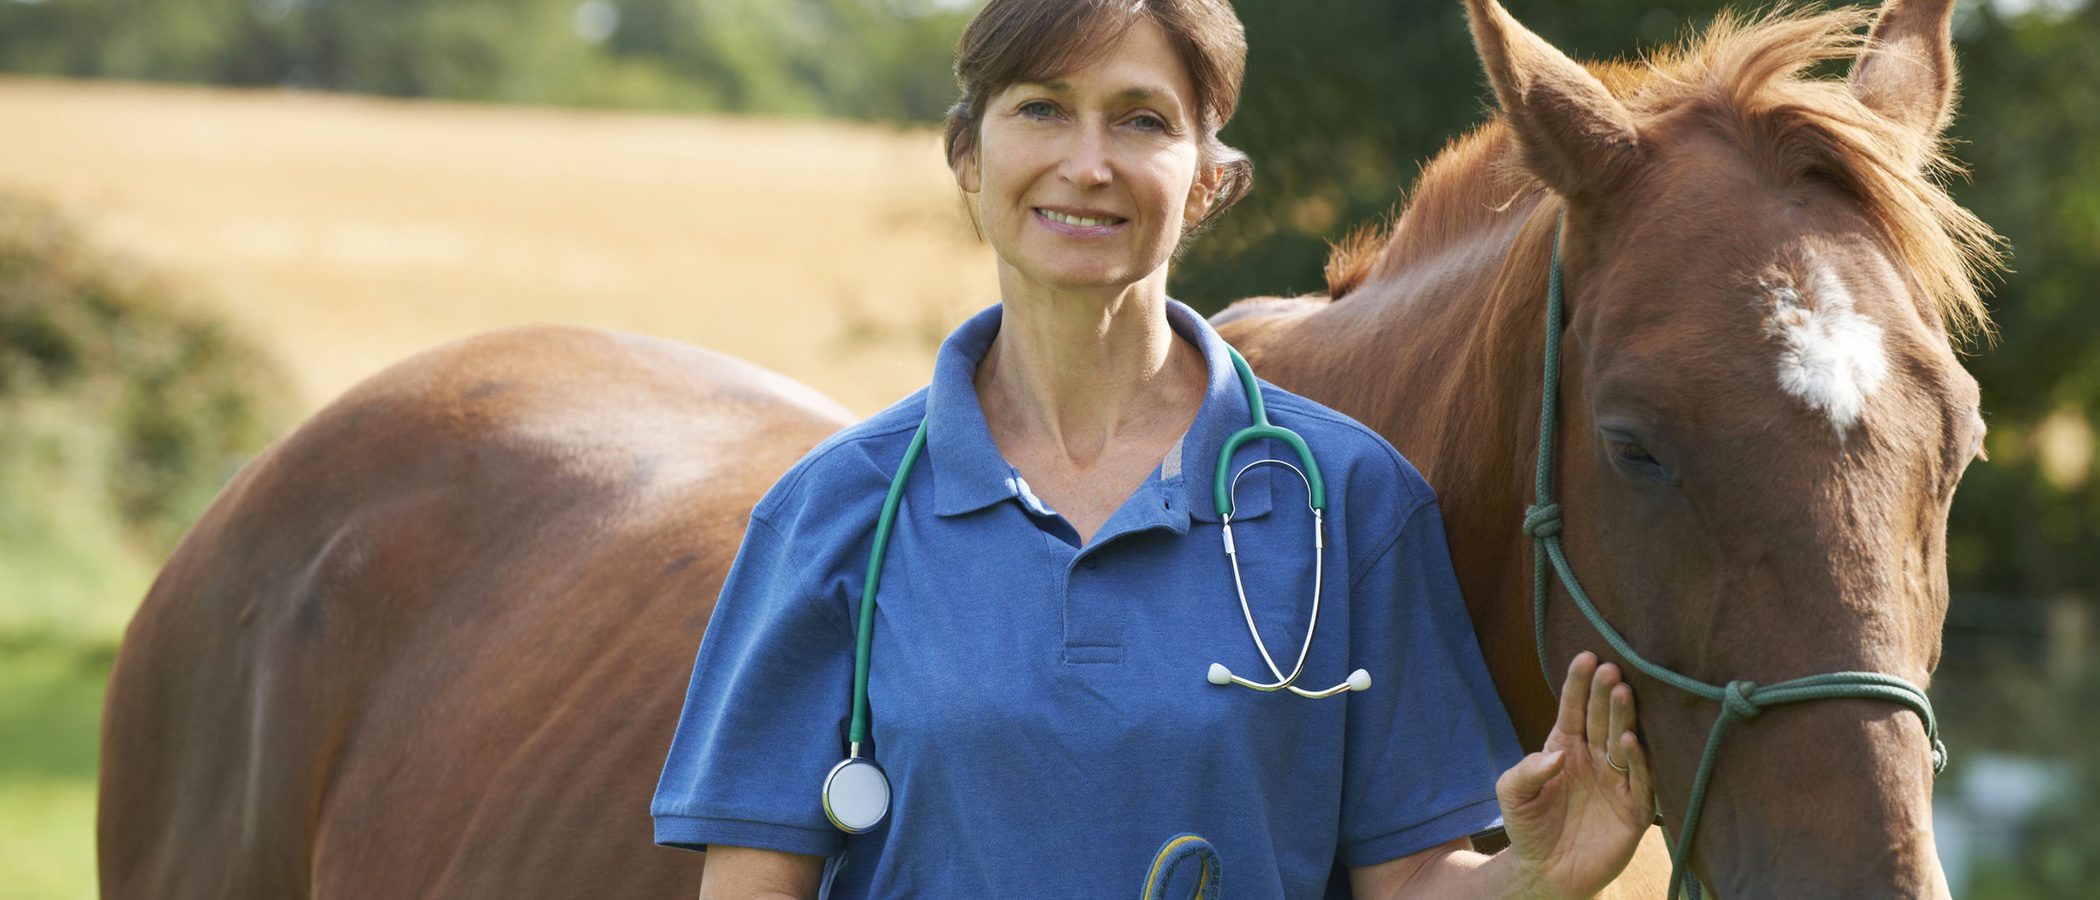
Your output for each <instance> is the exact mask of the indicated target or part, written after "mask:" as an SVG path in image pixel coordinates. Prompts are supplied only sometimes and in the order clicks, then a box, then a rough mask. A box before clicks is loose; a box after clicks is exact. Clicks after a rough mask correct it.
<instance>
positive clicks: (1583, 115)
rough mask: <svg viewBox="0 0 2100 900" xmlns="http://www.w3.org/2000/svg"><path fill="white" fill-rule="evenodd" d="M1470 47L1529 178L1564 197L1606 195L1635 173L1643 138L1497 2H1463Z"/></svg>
mask: <svg viewBox="0 0 2100 900" xmlns="http://www.w3.org/2000/svg"><path fill="white" fill-rule="evenodd" d="M1466 18H1467V19H1468V20H1469V21H1471V22H1472V26H1473V45H1474V47H1475V48H1476V49H1477V50H1478V51H1479V53H1480V62H1481V65H1483V66H1485V67H1486V68H1487V74H1488V81H1489V82H1491V83H1493V84H1494V86H1495V97H1496V99H1498V100H1500V101H1501V103H1502V111H1503V112H1504V113H1506V114H1507V115H1508V116H1509V123H1510V126H1511V127H1512V128H1513V129H1515V131H1516V133H1517V139H1518V141H1519V142H1521V143H1522V144H1523V147H1524V163H1525V166H1526V167H1527V168H1529V169H1530V170H1531V173H1532V174H1533V175H1536V176H1538V178H1539V179H1540V180H1542V181H1544V182H1546V184H1547V185H1549V186H1551V187H1552V188H1553V189H1554V190H1556V191H1559V192H1560V193H1561V194H1562V195H1564V196H1569V197H1578V196H1583V195H1589V194H1597V193H1600V192H1603V191H1605V190H1607V189H1609V188H1611V187H1612V186H1614V185H1615V184H1617V183H1619V181H1620V180H1621V179H1623V178H1624V177H1626V176H1627V175H1628V174H1630V173H1631V171H1632V170H1633V166H1634V164H1635V163H1636V162H1637V161H1638V160H1639V157H1640V143H1639V142H1640V135H1639V133H1638V132H1637V131H1636V130H1635V128H1634V124H1633V114H1632V113H1630V112H1627V110H1626V107H1625V106H1623V105H1621V104H1620V103H1619V101H1618V99H1617V98H1615V97H1613V96H1612V95H1611V91H1609V90H1606V89H1605V87H1604V83H1603V82H1601V81H1598V80H1597V76H1595V75H1592V74H1590V72H1589V70H1587V69H1584V68H1583V67H1582V66H1581V65H1580V64H1578V63H1576V62H1575V61H1574V60H1572V59H1569V58H1568V57H1567V56H1566V55H1565V54H1563V53H1561V52H1560V51H1559V50H1556V49H1554V47H1553V45H1552V44H1548V43H1546V41H1545V40H1544V39H1542V38H1540V37H1539V36H1538V35H1535V34H1532V33H1531V32H1530V31H1529V30H1527V29H1525V27H1524V26H1522V25H1519V24H1517V20H1515V19H1513V18H1511V17H1510V15H1509V12H1508V11H1507V10H1505V9H1503V8H1502V5H1501V4H1500V3H1497V2H1495V0H1466Z"/></svg>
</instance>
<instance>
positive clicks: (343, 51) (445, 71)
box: [0, 0, 967, 121]
mask: <svg viewBox="0 0 2100 900" xmlns="http://www.w3.org/2000/svg"><path fill="white" fill-rule="evenodd" d="M954 6H955V4H952V3H939V2H934V0H595V2H593V0H40V2H35V3H20V2H15V3H9V2H4V0H0V70H7V71H17V72H34V73H43V74H54V75H76V76H99V77H117V78H138V79H154V80H170V81H199V82H209V83H217V84H231V85H292V86H302V87H316V88H322V89H326V90H339V91H356V92H360V93H371V94H386V95H392V96H404V97H444V98H451V99H462V100H489V101H498V102H514V103H564V104H582V105H606V106H622V107H652V108H662V109H706V110H730V111H738V112H763V113H771V114H789V115H816V114H829V115H838V116H847V117H852V118H865V119H894V120H919V121H926V120H930V119H934V118H937V117H938V116H939V115H940V113H941V111H942V110H943V109H945V108H946V106H947V104H948V103H949V102H950V101H951V100H952V99H953V98H952V97H951V96H950V95H951V94H952V93H953V78H952V76H951V75H950V66H951V65H952V57H953V55H954V49H953V47H954V41H955V37H956V35H957V34H959V33H961V30H962V23H963V21H964V18H965V16H966V12H967V11H958V10H956V9H954V8H953V7H954Z"/></svg>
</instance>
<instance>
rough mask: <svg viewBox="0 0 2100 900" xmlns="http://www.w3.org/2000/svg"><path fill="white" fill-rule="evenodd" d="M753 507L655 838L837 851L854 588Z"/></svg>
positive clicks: (693, 688) (707, 647)
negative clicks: (830, 789)
mask: <svg viewBox="0 0 2100 900" xmlns="http://www.w3.org/2000/svg"><path fill="white" fill-rule="evenodd" d="M794 530H795V529H792V528H790V529H789V533H788V534H783V533H782V532H781V531H780V530H777V529H776V528H775V527H774V526H773V525H770V524H768V523H767V522H766V521H765V520H764V519H763V518H761V517H759V516H753V518H752V519H751V527H750V528H749V530H748V531H747V532H746V533H745V535H744V541H743V544H742V546H740V547H739V548H738V550H737V556H736V561H735V562H734V563H733V564H731V566H730V569H729V574H728V576H727V577H726V578H725V579H724V581H723V583H722V593H721V597H720V599H719V600H718V601H717V602H716V604H715V609H714V614H713V617H712V619H711V621H710V622H709V623H708V626H707V630H706V632H705V634H704V636H703V637H702V638H701V640H700V650H699V654H698V655H697V657H696V658H695V659H694V662H693V674H692V680H691V681H690V682H689V684H688V686H687V688H686V696H685V707H684V709H683V711H682V712H681V713H680V715H679V718H678V729H677V732H676V734H675V735H674V736H673V737H672V739H671V749H670V753H669V755H668V756H667V758H666V759H665V760H664V769H663V775H662V776H661V778H660V779H659V780H658V781H657V785H656V795H655V797H654V799H653V800H652V801H651V802H650V805H649V812H650V815H651V816H653V817H654V818H655V820H656V843H658V844H661V845H664V846H669V847H681V848H685V849H691V850H704V849H706V846H707V845H709V844H718V843H719V844H728V845H731V846H738V847H756V848H761V849H767V850H781V851H786V852H789V853H802V854H811V855H819V856H830V855H833V854H835V853H837V852H838V851H839V850H840V849H842V847H843V846H844V837H845V836H844V834H843V833H841V832H839V831H838V830H837V829H836V828H833V827H832V826H831V824H830V823H829V820H827V819H826V818H825V816H824V811H823V805H822V801H821V799H820V796H819V795H820V793H821V790H822V788H823V783H824V776H825V774H826V773H827V772H828V771H830V769H831V767H832V766H833V765H836V764H837V763H838V761H839V760H840V759H841V758H843V757H844V756H845V745H844V738H845V731H846V721H847V719H848V718H850V716H851V713H852V710H851V709H850V706H849V704H850V703H851V695H852V683H853V640H852V637H851V633H850V631H849V629H848V627H847V625H846V619H845V618H844V614H843V604H844V603H845V602H846V601H845V597H844V595H843V588H842V587H841V585H840V583H839V578H837V577H836V576H835V574H828V573H827V572H826V571H825V570H827V569H829V568H832V567H829V566H823V565H815V564H813V562H814V560H815V559H817V558H824V557H828V556H830V555H832V553H831V552H830V551H833V550H836V549H837V548H813V547H800V546H797V544H796V539H795V536H794V534H793V532H794Z"/></svg>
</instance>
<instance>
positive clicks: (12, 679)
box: [0, 639, 115, 900]
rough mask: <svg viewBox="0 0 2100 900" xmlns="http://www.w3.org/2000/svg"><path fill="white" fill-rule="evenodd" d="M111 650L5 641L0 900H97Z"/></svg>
mask: <svg viewBox="0 0 2100 900" xmlns="http://www.w3.org/2000/svg"><path fill="white" fill-rule="evenodd" d="M114 650H115V648H114V646H113V645H110V644H102V643H65V642H57V641H51V640H47V639H35V640H30V639H9V640H5V641H0V872H5V873H7V874H6V876H5V877H4V878H0V900H60V898H64V900H73V898H92V897H94V896H95V761H96V752H95V750H96V738H97V735H98V733H99V724H100V719H101V715H102V692H103V688H104V685H105V683H106V682H107V680H108V678H109V664H110V660H111V659H113V658H114Z"/></svg>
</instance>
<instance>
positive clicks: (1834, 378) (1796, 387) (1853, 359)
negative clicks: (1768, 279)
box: [1765, 265, 1889, 439]
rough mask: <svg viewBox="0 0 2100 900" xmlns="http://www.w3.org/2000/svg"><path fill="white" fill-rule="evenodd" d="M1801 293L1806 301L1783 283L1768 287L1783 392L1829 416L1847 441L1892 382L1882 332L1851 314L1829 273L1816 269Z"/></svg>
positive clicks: (1768, 329)
mask: <svg viewBox="0 0 2100 900" xmlns="http://www.w3.org/2000/svg"><path fill="white" fill-rule="evenodd" d="M1801 287H1802V289H1805V290H1806V292H1807V294H1808V296H1806V297H1804V296H1802V290H1797V289H1796V288H1795V286H1794V285H1791V284H1787V283H1784V282H1781V283H1778V284H1767V285H1766V290H1767V292H1768V293H1767V297H1766V299H1767V301H1768V302H1769V303H1770V304H1771V310H1770V312H1769V314H1768V315H1767V316H1766V318H1765V334H1766V335H1767V336H1770V337H1771V338H1773V339H1774V340H1776V341H1778V343H1779V386H1780V387H1781V388H1782V389H1784V390H1785V391H1786V392H1787V393H1788V394H1791V395H1793V396H1795V397H1797V398H1800V399H1801V400H1802V401H1803V402H1805V403H1807V404H1808V405H1809V407H1810V408H1812V409H1817V410H1821V411H1822V412H1823V413H1824V414H1825V415H1827V416H1829V417H1830V427H1832V428H1834V429H1836V430H1837V433H1838V437H1839V438H1840V439H1843V438H1844V437H1845V434H1846V432H1848V431H1850V430H1851V429H1852V426H1854V425H1857V424H1859V417H1860V414H1861V413H1863V412H1865V411H1866V406H1867V398H1868V397H1872V396H1874V392H1875V391H1876V390H1879V389H1880V388H1881V383H1882V381H1883V380H1885V379H1886V378H1888V374H1889V359H1888V354H1887V353H1886V352H1885V351H1884V350H1883V348H1882V337H1881V326H1879V325H1876V324H1874V323H1873V322H1871V321H1869V320H1868V319H1867V318H1866V317H1865V316H1862V315H1860V314H1859V312H1858V311H1857V310H1856V309H1854V308H1853V305H1852V295H1851V294H1849V293H1847V292H1846V291H1845V286H1844V284H1843V283H1841V282H1839V281H1838V279H1837V276H1836V275H1835V274H1833V273H1832V272H1831V271H1830V269H1829V268H1828V267H1825V266H1821V265H1814V266H1812V267H1811V268H1810V269H1809V273H1808V278H1807V283H1806V284H1804V285H1802V286H1801Z"/></svg>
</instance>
